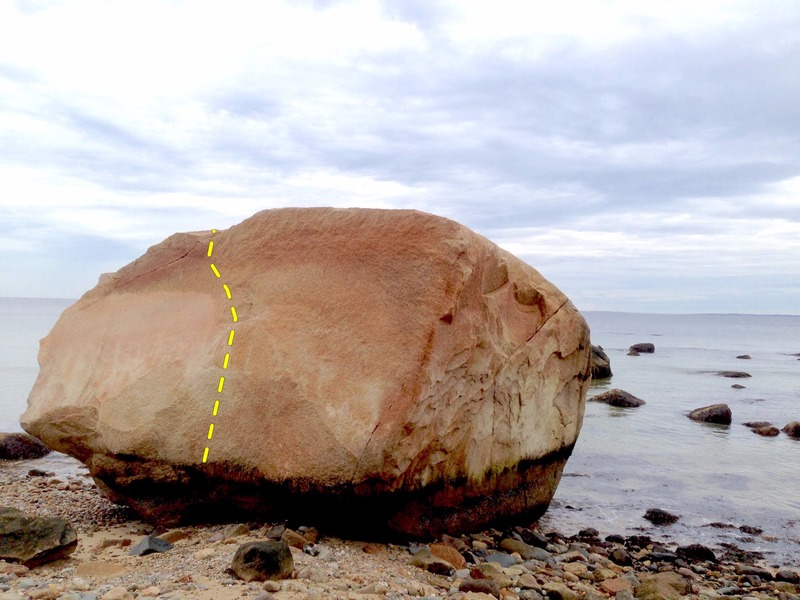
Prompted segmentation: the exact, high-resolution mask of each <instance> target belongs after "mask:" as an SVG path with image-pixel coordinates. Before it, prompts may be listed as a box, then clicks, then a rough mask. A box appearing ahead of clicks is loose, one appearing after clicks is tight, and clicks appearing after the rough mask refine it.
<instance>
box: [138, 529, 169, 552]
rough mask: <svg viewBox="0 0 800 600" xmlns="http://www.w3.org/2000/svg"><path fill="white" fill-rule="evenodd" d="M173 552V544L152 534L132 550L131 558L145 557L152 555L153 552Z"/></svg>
mask: <svg viewBox="0 0 800 600" xmlns="http://www.w3.org/2000/svg"><path fill="white" fill-rule="evenodd" d="M167 550H172V544H170V543H169V542H168V541H166V540H162V539H161V538H160V537H156V536H155V535H153V534H152V533H151V534H150V535H147V536H145V537H143V538H142V539H141V540H140V541H139V543H138V544H136V545H135V546H133V547H132V548H131V549H130V555H131V556H144V555H145V554H152V553H153V552H166V551H167Z"/></svg>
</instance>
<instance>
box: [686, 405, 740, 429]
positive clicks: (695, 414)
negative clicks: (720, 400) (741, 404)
mask: <svg viewBox="0 0 800 600" xmlns="http://www.w3.org/2000/svg"><path fill="white" fill-rule="evenodd" d="M688 417H689V418H690V419H692V420H693V421H702V422H704V423H717V424H719V425H730V424H731V421H732V420H733V413H732V412H731V409H730V407H729V406H728V405H727V404H712V405H710V406H704V407H702V408H696V409H694V410H693V411H692V412H690V413H689V415H688Z"/></svg>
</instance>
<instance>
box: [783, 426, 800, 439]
mask: <svg viewBox="0 0 800 600" xmlns="http://www.w3.org/2000/svg"><path fill="white" fill-rule="evenodd" d="M782 431H783V433H785V434H786V435H788V436H789V437H790V438H794V439H796V440H800V421H792V422H791V423H787V424H786V426H785V427H784V428H783V429H782Z"/></svg>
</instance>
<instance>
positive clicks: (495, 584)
mask: <svg viewBox="0 0 800 600" xmlns="http://www.w3.org/2000/svg"><path fill="white" fill-rule="evenodd" d="M36 464H37V461H35V460H28V461H19V462H10V461H2V464H0V506H10V507H13V508H16V509H19V510H22V511H23V512H26V513H31V514H36V515H38V516H54V517H61V518H64V519H66V520H68V521H69V522H70V523H71V524H72V525H73V527H74V528H75V530H76V531H77V533H78V546H77V549H76V550H75V552H74V553H72V554H71V555H70V556H69V557H67V558H66V559H63V560H58V561H55V562H51V563H47V564H44V565H41V566H38V567H35V568H33V569H28V568H26V567H24V566H22V565H20V564H15V563H7V562H2V561H0V600H23V599H24V600H27V599H52V600H128V599H131V598H162V599H165V600H168V599H172V600H179V599H203V600H206V599H208V600H210V599H222V600H226V599H233V598H253V599H258V600H270V599H273V598H274V599H277V600H284V599H285V600H290V599H297V600H322V599H328V598H330V599H347V600H372V599H383V598H385V599H387V600H388V599H391V600H400V599H406V598H427V599H429V600H433V599H436V598H438V599H442V600H443V599H445V598H452V599H453V600H461V599H464V600H466V599H476V600H477V599H487V600H491V599H509V600H513V599H517V598H519V599H534V600H543V599H544V598H548V599H550V600H579V599H587V600H601V599H603V598H615V600H631V599H632V598H639V599H642V600H651V599H652V600H657V599H661V598H664V599H674V598H679V597H685V598H706V599H710V598H722V597H724V598H779V599H781V600H800V574H799V573H798V570H797V569H796V568H786V567H785V566H784V565H776V564H766V563H765V562H764V561H763V560H761V558H762V557H759V556H757V555H754V554H753V553H748V552H746V551H741V550H738V549H736V548H735V547H730V548H706V547H704V546H700V545H689V546H683V547H676V546H675V544H674V543H673V544H670V543H669V542H662V541H660V540H659V539H658V537H657V536H656V535H652V533H649V534H648V535H638V536H628V537H623V536H621V535H619V536H615V535H611V536H606V537H605V538H603V539H601V538H600V537H598V534H597V530H595V529H592V528H586V529H583V530H581V531H578V532H555V531H540V530H539V529H538V528H537V527H536V525H535V524H527V525H528V526H521V525H517V526H513V527H509V528H508V529H505V530H494V529H491V530H488V531H483V532H464V534H463V535H461V536H457V537H449V536H444V537H443V538H442V539H438V540H429V542H428V543H425V544H423V543H409V544H407V545H403V544H389V543H380V542H375V541H369V542H366V541H358V540H344V539H340V538H334V537H327V536H325V532H324V531H323V532H317V531H316V530H315V529H314V528H313V523H308V524H292V523H290V524H288V528H287V527H284V526H283V525H278V526H277V527H276V524H275V523H239V524H226V525H209V526H192V527H182V528H178V529H173V530H154V529H153V527H151V526H150V525H148V524H146V523H143V522H141V521H139V520H137V519H136V516H135V515H134V514H133V513H132V512H131V511H129V510H128V509H127V508H125V507H120V506H117V505H114V504H112V503H110V502H109V501H107V500H105V499H104V498H103V497H101V496H100V494H99V493H98V491H97V488H96V487H95V485H94V482H93V481H92V479H91V478H90V477H88V473H86V472H85V470H84V469H78V472H77V473H75V474H70V475H59V476H54V474H48V473H46V472H42V471H39V472H36V471H34V474H30V473H31V470H32V469H35V466H36ZM43 473H44V474H43ZM276 530H277V532H278V534H279V535H281V537H282V539H283V540H284V541H286V542H287V543H288V544H289V545H290V546H291V552H292V558H293V560H294V571H293V573H292V575H291V577H290V578H288V579H284V580H281V581H265V582H244V581H241V580H239V579H237V578H236V576H235V575H234V574H233V572H232V571H231V570H230V565H231V561H232V558H233V555H234V553H235V551H236V549H237V548H238V547H239V546H240V545H241V544H244V543H246V542H251V541H258V540H264V539H267V538H268V537H272V538H274V537H275V532H276ZM148 534H156V535H158V536H159V537H160V538H162V539H165V540H168V541H170V542H171V543H172V548H171V549H170V550H169V551H166V552H163V553H153V554H147V555H144V556H132V555H131V554H130V549H131V547H132V546H134V545H135V544H137V543H138V542H139V541H140V540H141V539H142V538H143V537H145V536H147V535H148Z"/></svg>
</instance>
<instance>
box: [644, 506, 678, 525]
mask: <svg viewBox="0 0 800 600" xmlns="http://www.w3.org/2000/svg"><path fill="white" fill-rule="evenodd" d="M644 518H645V519H647V520H648V521H650V522H651V523H652V524H653V525H672V524H673V523H676V522H677V521H678V519H680V515H674V514H672V513H670V512H667V511H666V510H662V509H660V508H648V509H647V512H645V513H644Z"/></svg>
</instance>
